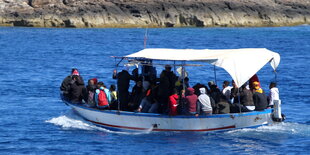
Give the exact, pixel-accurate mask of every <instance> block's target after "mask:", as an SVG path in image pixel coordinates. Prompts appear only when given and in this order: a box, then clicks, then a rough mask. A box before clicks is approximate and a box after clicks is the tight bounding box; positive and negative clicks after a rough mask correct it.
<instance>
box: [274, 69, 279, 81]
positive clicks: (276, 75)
mask: <svg viewBox="0 0 310 155" xmlns="http://www.w3.org/2000/svg"><path fill="white" fill-rule="evenodd" d="M277 78H278V74H277V71H276V70H274V82H275V83H277Z"/></svg>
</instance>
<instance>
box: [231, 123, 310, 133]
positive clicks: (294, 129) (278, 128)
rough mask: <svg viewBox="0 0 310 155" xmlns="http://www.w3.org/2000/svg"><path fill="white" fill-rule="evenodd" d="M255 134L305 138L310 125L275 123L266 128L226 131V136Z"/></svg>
mask: <svg viewBox="0 0 310 155" xmlns="http://www.w3.org/2000/svg"><path fill="white" fill-rule="evenodd" d="M249 133H251V134H253V133H256V134H257V135H261V134H269V135H277V134H281V135H283V134H286V135H294V136H306V137H310V125H307V124H299V123H292V122H282V123H275V124H271V125H268V126H261V127H258V128H245V129H237V130H232V131H228V132H227V134H233V135H238V134H239V135H246V134H249Z"/></svg>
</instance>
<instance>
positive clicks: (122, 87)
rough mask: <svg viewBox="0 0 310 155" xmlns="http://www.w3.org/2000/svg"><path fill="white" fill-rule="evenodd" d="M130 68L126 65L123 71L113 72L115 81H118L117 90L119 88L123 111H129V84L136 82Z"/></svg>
mask: <svg viewBox="0 0 310 155" xmlns="http://www.w3.org/2000/svg"><path fill="white" fill-rule="evenodd" d="M128 70H129V66H128V65H125V66H124V68H123V70H122V71H121V72H119V73H117V71H116V70H114V71H113V79H117V88H118V97H119V102H120V103H119V104H120V109H121V110H124V111H125V110H128V103H129V92H128V89H129V83H130V80H134V79H135V77H134V76H132V75H130V74H129V72H128Z"/></svg>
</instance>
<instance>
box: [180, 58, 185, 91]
mask: <svg viewBox="0 0 310 155" xmlns="http://www.w3.org/2000/svg"><path fill="white" fill-rule="evenodd" d="M182 64H183V65H182V75H181V77H182V81H183V82H182V83H183V84H182V85H183V90H185V83H184V79H185V67H184V64H185V62H184V61H183V62H182Z"/></svg>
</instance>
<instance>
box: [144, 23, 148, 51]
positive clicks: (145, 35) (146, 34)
mask: <svg viewBox="0 0 310 155" xmlns="http://www.w3.org/2000/svg"><path fill="white" fill-rule="evenodd" d="M147 36H148V33H147V28H146V29H145V34H144V40H143V47H144V49H146V44H147V39H148V38H147Z"/></svg>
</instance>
